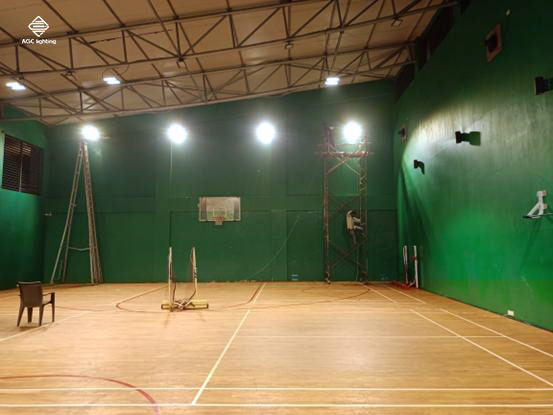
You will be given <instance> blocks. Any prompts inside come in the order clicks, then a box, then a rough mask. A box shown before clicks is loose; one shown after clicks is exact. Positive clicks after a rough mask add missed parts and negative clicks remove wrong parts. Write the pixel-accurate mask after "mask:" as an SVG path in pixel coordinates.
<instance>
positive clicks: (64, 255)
mask: <svg viewBox="0 0 553 415" xmlns="http://www.w3.org/2000/svg"><path fill="white" fill-rule="evenodd" d="M81 170H82V172H83V181H84V192H85V203H86V216H87V222H88V247H86V248H75V247H72V246H70V241H71V228H72V226H73V216H74V214H75V207H76V206H77V195H78V193H79V183H80V177H81ZM70 251H88V254H89V259H90V282H91V283H92V284H99V283H101V282H103V276H102V267H101V264H100V251H99V250H98V237H97V235H96V219H95V215H94V200H93V197H92V177H91V174H90V160H89V158H88V145H87V143H86V142H85V141H81V143H80V146H79V152H78V153H77V161H76V162H75V172H74V174H73V182H72V186H71V194H70V196H69V207H68V208H67V217H66V219H65V226H64V228H63V233H62V236H61V241H60V246H59V248H58V253H57V255H56V261H55V263H54V269H53V270H52V276H51V277H50V283H52V284H53V283H54V282H62V283H64V282H65V278H66V275H67V260H68V257H69V252H70Z"/></svg>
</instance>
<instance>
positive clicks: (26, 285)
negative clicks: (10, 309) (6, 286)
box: [17, 281, 56, 327]
mask: <svg viewBox="0 0 553 415" xmlns="http://www.w3.org/2000/svg"><path fill="white" fill-rule="evenodd" d="M17 286H18V287H19V297H20V303H19V316H17V326H18V327H19V323H20V322H21V316H22V315H23V310H24V309H25V308H27V321H28V322H29V323H30V322H31V321H32V320H33V308H34V307H39V317H38V325H39V326H40V325H42V315H43V313H44V307H45V306H46V305H48V304H51V305H52V322H53V321H54V320H55V315H56V293H54V292H52V293H43V292H42V283H41V282H40V281H33V282H19V283H17ZM47 295H49V296H50V299H49V300H48V301H45V298H44V297H45V296H47Z"/></svg>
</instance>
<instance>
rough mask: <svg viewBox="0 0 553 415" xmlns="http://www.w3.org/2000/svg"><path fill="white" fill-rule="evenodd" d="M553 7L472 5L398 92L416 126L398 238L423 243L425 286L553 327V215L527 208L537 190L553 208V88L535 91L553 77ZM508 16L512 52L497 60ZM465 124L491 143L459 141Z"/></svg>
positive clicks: (400, 180) (399, 154) (488, 1)
mask: <svg viewBox="0 0 553 415" xmlns="http://www.w3.org/2000/svg"><path fill="white" fill-rule="evenodd" d="M507 9H510V15H509V16H508V15H507V13H506V11H507ZM552 15H553V2H550V1H539V0H527V1H524V2H521V1H515V0H511V1H504V0H501V1H499V0H479V1H473V2H472V5H471V6H470V7H469V8H468V9H467V11H466V12H465V13H464V14H463V15H462V16H460V17H458V22H457V24H456V25H455V26H454V28H453V29H452V31H451V32H450V33H449V35H448V37H447V38H446V39H445V41H444V42H443V43H442V44H441V45H440V47H439V49H438V50H437V52H436V53H435V55H434V56H432V57H431V59H430V61H429V62H428V63H427V64H426V66H425V67H423V69H422V70H421V71H420V72H419V73H418V74H417V76H416V78H415V81H414V82H413V83H412V84H411V85H410V87H409V88H408V89H407V91H406V92H405V93H404V95H403V96H402V97H401V99H400V100H399V103H398V106H397V109H396V126H395V130H394V131H398V130H399V128H400V126H401V125H406V126H407V128H408V132H409V137H408V140H407V141H406V143H402V141H401V139H400V137H399V136H398V135H397V134H396V135H395V138H394V143H395V144H394V145H395V158H396V163H395V164H396V169H397V170H396V177H397V202H398V227H399V245H400V246H401V245H403V244H406V243H408V244H410V245H412V244H416V245H418V246H419V247H420V248H421V251H422V252H421V253H422V264H421V267H422V284H423V287H424V288H425V289H427V290H430V291H434V292H437V293H440V294H444V295H446V296H450V297H453V298H455V299H459V300H461V301H464V302H467V303H470V304H474V305H477V306H480V307H484V308H487V309H490V310H493V311H495V312H498V313H501V314H505V313H506V312H507V310H508V309H511V310H514V311H515V313H516V316H515V318H517V319H521V320H524V321H527V322H530V323H533V324H535V325H539V326H542V327H546V328H549V329H553V255H552V252H553V251H552V247H553V216H549V217H545V218H542V219H540V220H525V219H523V218H522V216H523V215H525V214H526V213H527V212H528V211H529V210H530V208H531V207H532V206H533V205H534V204H535V203H536V191H538V190H543V189H546V190H547V191H548V192H549V196H548V197H547V199H548V200H549V204H550V206H553V163H552V160H553V92H550V93H548V94H545V95H542V96H535V95H534V87H533V80H534V77H536V76H539V75H541V76H546V77H553V54H552V53H551V51H552V50H553V26H551V23H550V18H551V16H552ZM497 23H501V24H502V27H503V37H504V49H503V51H502V52H501V54H500V55H499V56H497V57H496V59H495V60H494V61H493V62H491V63H487V62H486V58H485V50H484V47H483V40H484V37H485V35H486V34H487V33H488V32H489V31H490V30H491V29H492V28H493V27H494V26H495V25H496V24H497ZM457 130H460V131H465V132H470V131H478V132H480V133H481V143H480V145H471V144H469V143H466V142H465V143H462V144H456V143H455V131H457ZM414 159H418V160H421V161H423V162H424V163H425V168H426V171H425V174H422V173H421V171H420V170H414V169H413V160H414ZM550 211H551V210H550ZM397 252H400V250H399V247H398V250H397Z"/></svg>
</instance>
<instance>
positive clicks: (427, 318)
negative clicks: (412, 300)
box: [411, 310, 553, 386]
mask: <svg viewBox="0 0 553 415" xmlns="http://www.w3.org/2000/svg"><path fill="white" fill-rule="evenodd" d="M411 311H412V312H413V313H415V314H417V315H418V316H420V317H422V318H424V319H425V320H428V321H430V322H431V323H434V324H435V325H436V326H438V327H441V328H442V329H444V330H446V331H448V332H450V333H452V334H455V335H456V336H458V337H460V338H462V339H463V340H465V341H466V342H468V343H470V344H472V345H474V346H476V347H478V348H479V349H482V350H484V351H486V352H488V353H489V354H491V355H492V356H495V357H496V358H498V359H499V360H502V361H504V362H505V363H507V364H509V365H511V366H513V367H514V368H516V369H518V370H521V371H522V372H524V373H526V374H527V375H530V376H532V377H533V378H535V379H538V380H540V381H542V382H543V383H546V384H547V385H549V386H553V383H552V382H549V381H548V380H547V379H544V378H542V377H541V376H538V375H536V374H535V373H532V372H530V371H529V370H527V369H524V368H523V367H520V366H519V365H517V364H516V363H513V362H511V361H510V360H508V359H506V358H504V357H503V356H500V355H498V354H497V353H495V352H492V351H491V350H490V349H487V348H485V347H484V346H481V345H479V344H478V343H476V342H473V341H472V340H470V339H468V338H466V337H465V336H461V335H460V334H459V333H457V332H455V331H453V330H451V329H449V328H447V327H445V326H443V325H441V324H440V323H438V322H436V321H434V320H432V319H431V318H429V317H426V316H424V315H422V314H421V313H418V312H417V311H415V310H411Z"/></svg>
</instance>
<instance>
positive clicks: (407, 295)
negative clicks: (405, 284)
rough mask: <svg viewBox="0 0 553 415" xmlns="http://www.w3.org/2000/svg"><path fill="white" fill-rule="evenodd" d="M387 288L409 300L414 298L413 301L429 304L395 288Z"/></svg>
mask: <svg viewBox="0 0 553 415" xmlns="http://www.w3.org/2000/svg"><path fill="white" fill-rule="evenodd" d="M386 288H388V289H389V290H392V291H395V292H397V293H400V294H401V295H404V296H405V297H409V298H412V299H413V300H417V301H418V302H419V303H423V304H428V303H427V302H426V301H424V300H421V299H420V298H417V297H414V296H412V295H409V294H406V293H404V292H402V291H400V290H396V289H395V288H392V287H388V286H386Z"/></svg>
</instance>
